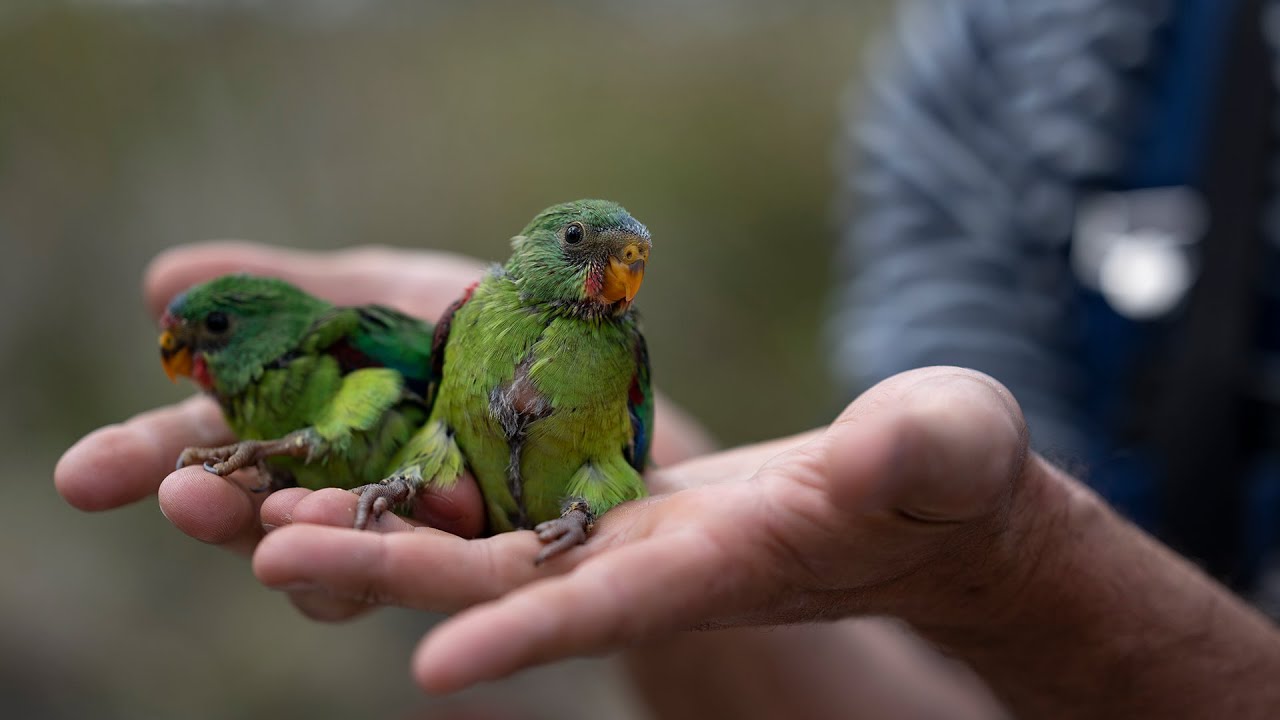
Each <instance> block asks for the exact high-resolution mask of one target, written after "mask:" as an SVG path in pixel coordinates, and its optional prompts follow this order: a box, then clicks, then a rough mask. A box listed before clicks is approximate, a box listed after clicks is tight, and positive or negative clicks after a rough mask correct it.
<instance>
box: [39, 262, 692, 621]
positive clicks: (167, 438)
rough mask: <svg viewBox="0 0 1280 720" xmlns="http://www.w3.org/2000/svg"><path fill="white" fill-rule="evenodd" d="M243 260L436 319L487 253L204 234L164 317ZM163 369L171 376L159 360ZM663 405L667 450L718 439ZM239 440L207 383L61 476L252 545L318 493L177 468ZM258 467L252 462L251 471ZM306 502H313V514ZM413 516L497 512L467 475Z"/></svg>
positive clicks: (320, 598)
mask: <svg viewBox="0 0 1280 720" xmlns="http://www.w3.org/2000/svg"><path fill="white" fill-rule="evenodd" d="M233 272H248V273H254V274H260V275H270V276H274V277H279V278H282V279H284V280H287V281H289V282H292V283H294V284H296V285H298V286H299V287H301V288H302V289H304V290H306V291H308V292H311V293H313V294H315V295H318V296H320V297H323V298H326V299H328V300H330V301H332V302H334V303H337V304H341V305H349V304H362V303H381V304H384V305H390V306H392V307H395V308H397V309H399V310H402V311H404V312H407V313H409V314H411V315H416V316H418V317H422V318H426V319H429V320H434V319H435V318H437V317H439V315H440V313H441V312H443V311H444V309H445V308H446V307H448V305H449V304H450V303H451V302H453V301H454V300H455V299H457V297H458V296H459V295H461V294H462V292H463V291H464V289H465V288H466V286H467V285H469V284H470V283H472V282H474V281H475V280H476V279H478V278H479V277H480V274H481V273H482V272H483V264H482V263H480V262H479V261H477V260H473V259H470V258H465V257H461V256H457V255H452V254H448V253H440V252H423V251H406V250H393V249H387V248H372V247H370V248H359V249H351V250H344V251H339V252H328V253H316V252H303V251H296V250H287V249H282V248H271V247H266V246H262V245H254V244H250V243H243V242H218V243H204V244H199V245H192V246H186V247H179V248H175V249H173V250H170V251H168V252H166V253H164V254H163V255H161V256H159V257H157V258H156V259H155V260H154V261H153V262H152V263H151V266H150V267H149V268H148V270H147V273H146V278H145V280H144V296H145V301H146V306H147V309H148V311H149V312H150V314H151V316H152V317H159V315H160V314H161V313H162V312H163V310H164V308H165V306H166V305H167V304H168V302H169V301H170V300H171V299H172V298H173V297H174V296H175V295H176V294H178V293H179V292H182V291H183V290H185V289H186V288H188V287H190V286H192V285H194V284H196V283H199V282H203V281H205V280H209V279H211V278H214V277H217V276H219V275H223V274H226V273H233ZM156 377H157V378H160V377H161V373H160V368H159V365H158V364H157V367H156ZM658 412H659V413H660V414H661V415H662V416H663V417H661V418H660V420H661V421H662V422H663V423H664V424H665V425H667V430H666V432H661V431H660V432H659V434H658V436H657V437H655V453H659V454H660V455H661V456H663V457H666V458H677V457H687V456H689V455H690V454H692V453H697V452H705V450H706V449H707V448H708V447H709V443H708V442H707V440H706V439H705V436H704V435H703V434H702V432H701V431H700V430H698V429H697V428H696V427H694V426H693V425H692V424H691V423H690V422H689V421H687V420H685V419H684V418H683V417H682V416H680V414H679V413H678V412H677V411H674V410H673V409H672V408H671V406H670V405H669V404H668V403H666V402H665V400H662V399H659V410H658ZM233 440H234V438H233V437H232V435H231V432H230V430H229V429H228V428H227V426H226V423H225V422H224V421H223V419H222V415H221V412H220V411H219V409H218V407H217V405H216V403H214V402H213V400H211V399H210V398H208V397H206V396H203V395H196V396H194V397H192V398H189V399H188V400H185V401H183V402H180V403H177V404H175V405H172V406H169V407H163V408H159V409H156V410H152V411H149V412H145V413H142V414H140V415H138V416H136V417H134V418H131V419H129V420H127V421H125V422H123V423H121V424H118V425H111V426H108V427H104V428H99V429H98V430H95V431H94V432H92V433H90V434H89V435H87V436H85V437H84V438H83V439H81V440H80V441H79V442H77V443H76V444H75V445H74V446H73V447H71V448H70V449H69V450H67V452H66V453H65V454H64V455H63V457H62V458H61V460H60V461H59V462H58V465H57V467H56V469H55V470H54V482H55V485H56V486H57V489H58V492H59V493H61V494H62V496H63V498H65V499H66V501H67V502H68V503H70V504H71V505H73V506H75V507H77V508H79V509H81V510H86V511H102V510H110V509H112V508H116V507H121V506H124V505H128V504H130V503H134V502H137V501H139V500H142V499H144V498H147V497H149V496H151V495H158V496H159V502H160V508H161V510H162V511H163V512H164V514H165V516H166V517H168V518H169V520H170V521H171V522H172V523H173V524H174V525H175V526H176V527H177V528H178V529H179V530H181V531H182V532H184V533H186V534H188V535H190V536H192V537H194V538H196V539H198V540H201V541H204V542H207V543H210V544H214V545H218V546H221V547H224V548H226V549H228V550H231V551H233V552H238V553H242V554H246V555H247V554H248V553H250V552H252V551H253V548H254V547H255V546H256V545H257V544H258V541H259V540H261V538H262V536H263V534H264V532H265V531H266V529H269V528H270V527H271V526H272V525H275V524H284V523H289V522H292V521H294V519H295V518H294V517H293V516H292V512H293V507H294V505H296V504H297V503H299V502H300V501H301V500H302V499H304V498H306V497H307V496H309V495H310V494H311V493H310V492H309V491H306V490H301V489H296V488H295V489H289V490H284V491H280V492H276V493H273V494H271V495H269V496H268V495H266V494H265V493H253V492H250V491H248V490H247V489H246V488H248V487H253V486H254V485H256V484H257V482H258V481H257V479H256V478H254V477H239V474H237V475H233V476H232V478H231V482H228V479H224V478H221V477H218V476H215V475H212V474H210V473H207V472H205V471H204V470H203V469H202V468H200V467H187V468H183V469H181V470H177V471H175V470H174V462H175V460H176V459H177V457H178V454H179V453H180V452H181V451H182V450H183V449H184V448H186V447H189V446H212V445H223V444H226V443H229V442H232V441H233ZM252 474H253V472H252V471H244V475H246V476H252ZM327 497H328V498H329V499H330V500H331V501H334V502H336V506H330V507H340V508H342V511H343V512H345V516H343V517H341V518H338V517H332V516H324V515H323V514H322V515H321V517H319V518H315V519H316V520H317V521H328V522H331V523H333V524H338V525H349V524H350V522H351V518H352V512H353V508H354V503H355V496H354V495H351V494H350V493H346V492H343V491H334V492H333V493H330V494H328V495H327ZM311 507H326V506H324V505H311ZM306 508H307V506H303V508H302V512H303V513H304V515H303V516H302V518H301V519H303V520H305V519H306V515H305V513H306V512H307V510H306ZM410 522H412V523H414V524H418V525H422V524H426V525H430V526H432V527H435V528H439V529H441V530H442V531H445V532H448V533H453V534H456V535H460V536H464V537H473V536H475V535H477V534H479V533H480V532H481V531H482V530H483V528H484V523H485V520H484V508H483V505H482V502H481V499H480V495H479V491H478V489H477V488H476V486H475V484H474V483H473V482H471V481H469V480H464V481H463V482H460V483H459V484H458V485H456V486H455V487H454V488H452V489H451V490H449V491H447V492H444V491H438V490H431V491H428V492H424V493H420V494H419V495H418V496H417V497H416V498H415V504H414V508H413V513H412V519H411V521H410ZM403 524H404V523H403V522H402V521H401V520H400V519H399V518H393V516H391V515H384V516H383V519H382V520H380V521H379V522H378V523H376V524H375V527H374V529H376V530H379V531H387V530H391V529H395V528H397V527H400V526H402V525H403ZM264 526H265V527H264ZM292 598H293V599H294V601H295V603H296V604H298V606H299V608H300V609H301V610H303V611H304V612H306V613H307V614H308V615H311V616H313V617H322V618H328V619H336V618H339V617H349V616H351V615H354V614H356V613H357V612H359V611H360V610H363V609H365V607H366V606H365V605H363V604H358V603H351V602H335V601H333V600H332V599H331V598H329V597H327V596H325V595H323V594H309V593H303V592H299V593H292Z"/></svg>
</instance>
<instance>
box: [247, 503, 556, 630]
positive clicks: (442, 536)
mask: <svg viewBox="0 0 1280 720" xmlns="http://www.w3.org/2000/svg"><path fill="white" fill-rule="evenodd" d="M539 547H540V543H539V542H538V540H537V538H536V537H535V536H534V534H533V533H530V532H514V533H502V534H500V535H497V536H494V537H491V538H485V539H481V540H464V539H462V538H459V537H457V536H455V535H450V534H448V533H445V532H442V531H439V530H434V529H431V528H418V529H416V530H415V531H414V532H394V533H386V534H383V533H371V532H362V531H358V530H349V529H345V528H334V527H323V526H319V525H309V524H297V523H295V524H293V525H291V526H289V527H282V528H279V529H277V530H274V531H272V532H271V533H270V534H268V535H267V537H266V538H264V539H263V541H262V543H260V544H259V545H258V551H257V552H256V553H255V554H254V557H253V569H254V573H255V574H256V575H257V576H258V579H259V580H260V581H262V583H263V584H265V585H267V586H268V587H274V588H279V589H287V590H300V589H304V588H309V589H316V590H325V591H327V592H329V593H330V594H332V595H334V596H337V597H341V598H348V599H354V600H359V601H362V602H365V603H375V604H389V605H401V606H404V607H412V608H417V609H420V610H430V611H436V612H452V611H456V610H458V609H460V608H464V607H468V606H470V605H473V604H475V603H477V602H482V601H484V600H489V599H491V598H494V597H497V596H498V595H501V594H502V593H504V592H507V591H508V590H510V589H511V588H513V587H516V586H519V585H522V584H524V583H526V582H529V581H530V580H532V579H534V578H535V577H540V576H545V575H547V574H548V572H551V571H549V570H547V569H545V568H543V569H537V568H535V567H534V565H533V556H534V555H535V554H537V552H538V548H539ZM561 567H563V566H561Z"/></svg>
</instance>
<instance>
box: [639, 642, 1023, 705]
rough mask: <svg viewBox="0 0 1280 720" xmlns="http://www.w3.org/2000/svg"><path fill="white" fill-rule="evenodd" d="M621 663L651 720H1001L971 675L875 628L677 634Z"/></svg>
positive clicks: (650, 644)
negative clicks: (852, 718) (852, 716)
mask: <svg viewBox="0 0 1280 720" xmlns="http://www.w3.org/2000/svg"><path fill="white" fill-rule="evenodd" d="M624 660H625V663H626V667H627V669H628V671H629V673H630V675H631V678H632V681H633V682H634V684H635V686H636V688H637V690H638V691H639V693H640V695H641V697H642V698H643V699H644V701H645V703H646V705H648V707H649V709H650V711H651V712H652V714H653V716H654V717H661V718H676V719H679V718H706V717H733V718H741V719H742V720H751V719H752V718H762V719H763V718H778V717H787V718H820V717H842V716H845V715H848V714H849V713H850V712H852V711H853V709H855V708H856V709H857V711H858V716H859V717H873V718H879V717H885V718H888V717H942V716H945V717H947V718H953V719H954V720H965V719H967V718H974V719H975V720H977V719H978V718H981V719H983V720H991V719H992V718H998V717H1002V716H1003V712H1002V711H1001V710H1000V709H999V708H998V706H997V705H996V704H995V701H994V699H993V698H992V697H991V695H990V693H989V692H988V691H987V690H986V689H985V688H983V687H982V686H981V683H980V682H978V681H977V680H976V679H975V678H974V677H973V676H972V674H971V673H968V672H966V671H965V670H964V669H963V668H961V667H959V666H958V665H957V664H955V663H952V662H950V661H947V660H945V659H943V658H941V657H939V656H938V655H937V654H936V653H935V652H934V651H932V650H931V649H929V648H927V647H925V646H924V645H923V643H921V642H920V641H919V640H918V639H916V638H914V637H912V636H911V635H910V633H909V632H908V631H906V630H905V629H903V628H902V627H901V626H899V625H897V624H895V623H891V622H889V621H887V620H882V619H874V618H868V619H861V620H846V621H843V622H839V623H824V624H820V625H799V626H788V627H783V628H768V629H756V628H751V629H734V630H721V631H715V632H703V633H681V634H678V635H674V636H670V637H666V638H661V639H658V640H654V641H650V642H648V643H645V644H643V645H640V646H639V647H636V648H634V649H632V650H630V651H628V652H627V653H626V655H625V656H624Z"/></svg>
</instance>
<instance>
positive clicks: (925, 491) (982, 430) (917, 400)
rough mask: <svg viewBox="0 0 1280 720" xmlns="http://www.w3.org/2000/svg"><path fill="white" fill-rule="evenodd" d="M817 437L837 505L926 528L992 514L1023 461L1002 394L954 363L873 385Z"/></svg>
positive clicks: (1023, 435) (1020, 434)
mask: <svg viewBox="0 0 1280 720" xmlns="http://www.w3.org/2000/svg"><path fill="white" fill-rule="evenodd" d="M868 436H870V437H868ZM824 440H825V442H826V452H827V462H828V469H829V471H830V473H831V477H832V478H833V480H834V481H835V482H834V483H833V486H832V501H833V502H834V503H836V504H837V505H839V506H841V507H844V508H846V509H850V510H853V509H855V508H856V509H858V510H859V511H861V512H867V511H872V510H884V511H891V512H894V513H896V514H898V515H901V516H905V517H906V518H909V519H912V520H916V521H921V522H926V523H942V524H953V523H961V522H965V521H968V520H973V519H976V518H978V517H982V516H984V515H988V514H990V513H991V512H993V511H995V510H998V509H999V508H1000V507H1002V506H1003V504H1004V503H1005V501H1006V499H1007V498H1008V496H1009V493H1010V492H1011V490H1012V486H1013V480H1014V478H1016V477H1017V476H1018V475H1019V473H1020V472H1021V471H1022V466H1023V463H1024V462H1025V459H1026V456H1027V430H1026V423H1025V421H1024V420H1023V417H1022V411H1021V410H1020V409H1019V407H1018V404H1017V402H1016V401H1015V400H1014V399H1013V396H1012V395H1011V394H1010V393H1009V391H1008V390H1007V389H1006V388H1005V387H1004V386H1003V385H1001V384H1000V383H998V382H996V381H995V380H994V379H992V378H990V377H988V376H986V375H983V374H982V373H978V372H974V371H972V370H964V369H961V368H951V367H934V368H924V369H920V370H913V371H910V372H907V373H903V374H901V375H897V376H894V377H892V378H890V379H888V380H885V381H884V382H882V383H880V384H878V385H876V386H875V387H873V388H872V389H870V390H868V391H867V392H866V393H864V394H863V395H862V396H861V397H859V398H858V399H857V400H855V401H854V402H853V404H851V405H850V406H849V407H848V409H846V410H845V412H844V413H842V414H841V416H840V417H839V418H838V419H837V420H836V422H834V423H833V424H832V425H831V427H830V428H829V429H828V430H827V433H826V435H825V437H824ZM869 475H870V476H871V477H868V476H869Z"/></svg>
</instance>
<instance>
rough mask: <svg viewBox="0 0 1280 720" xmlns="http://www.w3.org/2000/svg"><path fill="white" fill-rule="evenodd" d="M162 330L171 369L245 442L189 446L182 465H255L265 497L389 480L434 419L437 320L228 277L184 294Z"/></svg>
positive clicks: (228, 468)
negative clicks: (287, 490)
mask: <svg viewBox="0 0 1280 720" xmlns="http://www.w3.org/2000/svg"><path fill="white" fill-rule="evenodd" d="M160 325H161V331H162V332H161V335H160V356H161V360H162V362H163V364H164V368H165V372H166V373H168V375H169V377H170V379H176V378H177V376H179V375H186V376H189V377H191V378H192V379H193V380H194V381H195V382H196V384H197V385H199V386H200V387H201V388H202V389H203V390H204V391H206V392H207V393H209V394H210V395H212V396H213V397H214V398H215V399H216V400H217V401H218V403H219V405H221V407H222V412H223V415H224V416H225V417H226V420H227V423H228V425H230V426H231V429H232V431H234V432H235V434H236V436H237V437H238V438H239V439H240V442H237V443H235V444H233V445H227V446H224V447H212V448H187V449H186V450H184V451H183V452H182V454H181V456H180V457H179V458H178V467H183V466H185V465H191V464H195V463H204V467H205V469H207V470H209V471H210V472H213V473H217V474H218V475H224V476H225V475H229V474H231V473H232V472H234V471H236V470H239V469H240V468H243V467H250V466H256V467H257V468H258V469H259V471H260V474H261V475H262V481H263V482H262V485H261V487H259V488H256V489H257V490H267V489H276V488H280V487H287V486H291V485H295V484H296V485H301V486H303V487H307V488H312V489H316V488H321V487H344V488H349V487H354V486H356V485H360V484H363V483H368V482H375V481H377V480H378V479H380V478H383V477H385V476H386V472H387V469H388V467H391V460H392V458H393V457H394V456H395V454H396V452H397V451H398V450H400V448H401V447H402V446H403V445H404V444H405V442H406V441H407V440H408V439H409V438H410V437H411V436H412V435H413V433H414V432H415V431H416V430H418V429H419V428H420V427H421V426H422V424H423V422H424V421H425V420H426V418H427V414H428V410H429V407H428V405H427V403H426V392H427V381H428V378H429V372H430V368H431V363H430V357H431V342H432V328H431V325H430V324H428V323H425V322H423V321H421V320H417V319H415V318H412V317H409V316H407V315H405V314H403V313H400V312H397V311H395V310H392V309H390V308H386V307H381V306H377V305H368V306H363V307H335V306H334V305H331V304H330V303H327V302H325V301H323V300H320V299H318V298H315V297H312V296H311V295H308V294H306V293H304V292H302V291H301V290H299V289H298V288H296V287H294V286H293V285H290V284H289V283H286V282H284V281H281V280H276V279H273V278H263V277H252V276H249V275H227V276H224V277H220V278H217V279H215V280H211V281H209V282H207V283H203V284H201V285H197V286H195V287H193V288H191V289H189V290H187V291H186V292H185V293H183V294H181V295H179V296H178V297H176V298H174V300H173V301H172V302H170V303H169V306H168V309H167V310H166V311H165V313H164V316H163V317H162V318H161V320H160Z"/></svg>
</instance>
